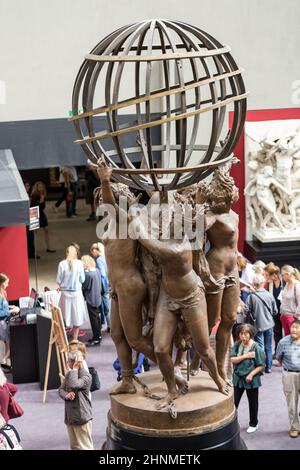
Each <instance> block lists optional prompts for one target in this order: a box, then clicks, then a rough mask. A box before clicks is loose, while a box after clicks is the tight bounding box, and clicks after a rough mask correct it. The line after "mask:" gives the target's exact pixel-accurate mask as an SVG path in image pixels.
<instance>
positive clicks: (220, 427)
mask: <svg viewBox="0 0 300 470" xmlns="http://www.w3.org/2000/svg"><path fill="white" fill-rule="evenodd" d="M139 378H140V379H141V380H142V381H143V382H144V383H145V384H146V385H147V386H148V388H149V389H150V391H151V392H152V393H153V394H155V395H159V396H161V397H163V396H164V395H165V394H166V392H167V389H166V385H165V383H164V382H163V381H162V376H161V374H160V372H158V371H153V372H146V373H144V374H140V375H139ZM159 403H160V402H159V401H156V400H153V399H151V398H148V397H146V396H145V395H144V393H143V390H142V388H141V387H140V386H139V385H137V393H135V394H132V395H130V394H124V395H112V396H111V409H110V412H109V414H108V427H107V442H106V449H109V450H113V449H114V450H117V449H119V450H120V449H123V450H125V449H131V450H138V449H140V450H195V449H197V450H199V449H244V448H246V447H245V444H244V443H243V441H242V440H241V438H240V433H239V425H238V422H237V418H236V412H235V408H234V403H233V389H232V388H231V389H230V394H229V396H226V395H223V394H222V393H220V392H219V391H218V389H217V387H216V385H215V383H214V382H213V380H212V379H211V378H210V376H209V375H208V373H207V372H202V371H201V372H199V374H198V375H197V376H196V377H191V379H190V381H189V391H188V393H187V394H186V395H181V396H179V398H177V399H176V400H175V402H174V403H175V406H176V411H177V418H176V419H174V418H172V417H171V415H170V413H169V412H168V411H167V410H158V409H157V406H158V404H159Z"/></svg>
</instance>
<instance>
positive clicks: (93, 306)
mask: <svg viewBox="0 0 300 470" xmlns="http://www.w3.org/2000/svg"><path fill="white" fill-rule="evenodd" d="M81 261H82V263H83V267H84V271H85V281H84V283H83V284H82V291H83V295H84V298H85V300H86V304H87V309H88V314H89V317H90V322H91V327H92V332H93V337H92V338H91V339H90V340H89V341H88V344H87V346H97V345H99V344H100V341H101V339H102V338H101V321H100V305H101V275H100V273H99V271H98V270H97V268H96V262H95V260H94V259H93V258H92V257H91V256H89V255H85V256H83V257H82V258H81Z"/></svg>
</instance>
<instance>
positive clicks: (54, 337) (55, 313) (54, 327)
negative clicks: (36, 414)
mask: <svg viewBox="0 0 300 470" xmlns="http://www.w3.org/2000/svg"><path fill="white" fill-rule="evenodd" d="M51 313H52V320H51V331H50V339H49V347H48V357H47V363H46V372H45V382H44V394H43V403H45V401H46V394H47V387H48V379H49V370H50V361H51V353H52V346H53V344H55V349H56V357H57V364H58V371H59V378H60V381H61V382H62V381H63V378H64V376H65V374H66V371H67V353H68V339H67V335H66V331H65V326H64V322H63V318H62V314H61V311H60V309H59V308H57V307H54V305H52V304H51Z"/></svg>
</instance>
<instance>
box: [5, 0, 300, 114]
mask: <svg viewBox="0 0 300 470" xmlns="http://www.w3.org/2000/svg"><path fill="white" fill-rule="evenodd" d="M159 17H160V18H171V19H179V20H183V21H185V22H188V23H191V24H194V25H195V26H198V27H201V28H203V29H204V30H206V31H207V32H209V33H211V34H212V35H213V36H214V37H216V38H217V39H218V40H220V42H223V43H224V44H228V45H230V46H231V48H232V54H233V56H234V58H235V59H236V61H237V63H238V64H239V66H242V67H244V68H245V69H246V71H245V74H244V78H245V82H246V86H247V89H248V90H249V91H250V92H251V95H250V98H249V102H248V108H249V109H263V108H286V107H297V106H299V104H300V103H298V105H297V103H296V102H295V103H292V101H291V97H292V92H293V90H292V82H293V81H294V80H297V79H298V80H300V68H299V63H300V60H299V59H300V57H299V56H300V53H299V49H300V47H299V44H300V28H299V18H300V2H299V0H285V1H284V2H283V1H282V0H189V1H181V2H179V1H172V0H164V1H161V0H109V1H108V0H105V1H104V0H51V1H49V0H26V1H25V0H0V83H1V82H2V83H3V82H5V85H6V86H5V89H6V99H5V102H4V100H3V97H2V98H1V100H0V121H18V120H29V119H46V118H60V117H65V116H67V115H68V110H69V109H70V108H71V92H72V87H73V83H74V80H75V77H76V74H77V71H78V69H79V67H80V65H81V63H82V61H83V58H84V55H85V54H86V53H87V52H89V51H90V50H91V49H92V48H93V47H94V46H95V45H96V44H97V43H98V42H99V41H100V40H101V39H102V38H103V37H104V36H105V35H107V34H108V33H110V32H111V31H113V30H115V29H117V28H118V27H120V26H122V25H125V24H127V23H131V22H134V21H139V20H143V19H147V18H159ZM2 89H3V87H2Z"/></svg>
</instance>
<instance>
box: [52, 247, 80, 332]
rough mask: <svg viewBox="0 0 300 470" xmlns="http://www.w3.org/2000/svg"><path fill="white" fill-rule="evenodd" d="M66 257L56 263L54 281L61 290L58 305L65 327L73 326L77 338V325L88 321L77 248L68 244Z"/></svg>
mask: <svg viewBox="0 0 300 470" xmlns="http://www.w3.org/2000/svg"><path fill="white" fill-rule="evenodd" d="M66 255H67V257H66V259H65V260H63V261H61V262H60V263H59V265H58V272H57V278H56V282H57V284H58V287H59V289H60V291H61V297H60V301H59V306H60V308H61V311H62V315H63V317H64V320H65V324H66V326H67V327H73V331H72V335H73V339H78V333H79V327H80V325H82V324H83V323H85V321H88V317H87V313H86V308H85V304H84V298H83V295H82V283H83V282H84V279H85V274H84V269H83V264H82V261H80V260H79V259H77V250H76V248H75V247H74V246H72V245H71V246H68V248H67V251H66Z"/></svg>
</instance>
